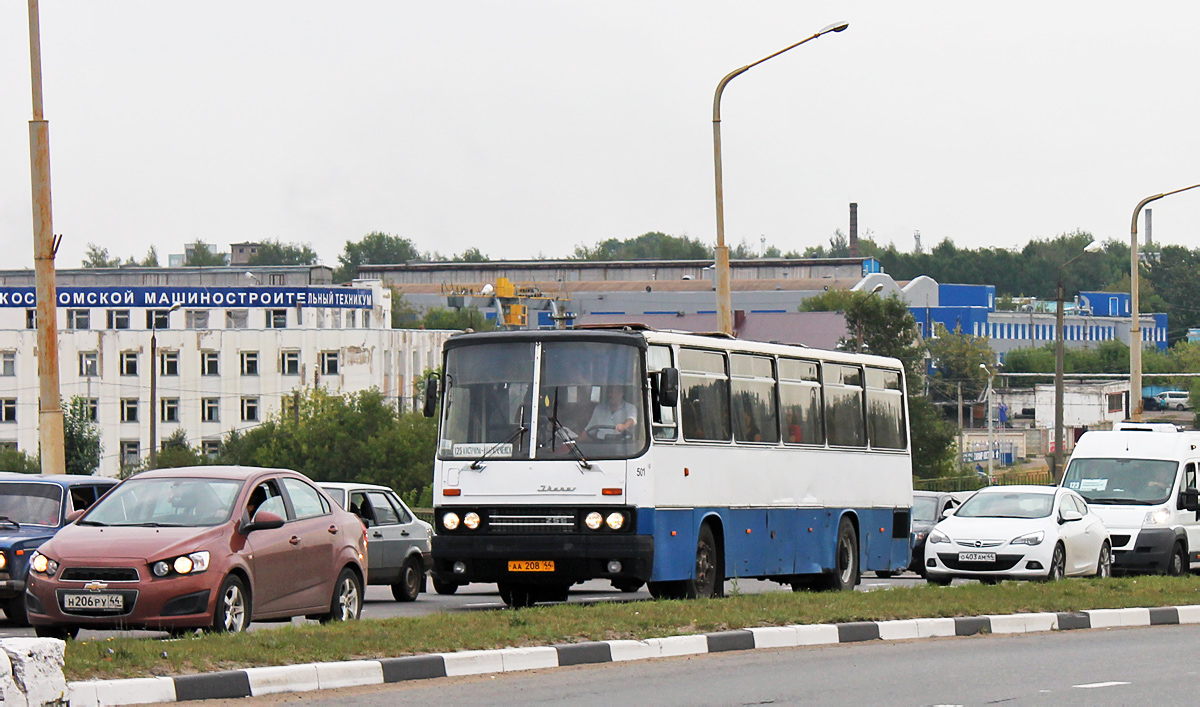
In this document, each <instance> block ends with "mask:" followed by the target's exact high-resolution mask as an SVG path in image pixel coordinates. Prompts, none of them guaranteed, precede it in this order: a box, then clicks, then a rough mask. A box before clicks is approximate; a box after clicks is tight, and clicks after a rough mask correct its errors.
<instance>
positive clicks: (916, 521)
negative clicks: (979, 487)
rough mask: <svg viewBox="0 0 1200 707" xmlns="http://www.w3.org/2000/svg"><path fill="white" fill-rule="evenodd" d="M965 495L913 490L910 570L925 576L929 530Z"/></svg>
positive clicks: (959, 502)
mask: <svg viewBox="0 0 1200 707" xmlns="http://www.w3.org/2000/svg"><path fill="white" fill-rule="evenodd" d="M967 495H969V494H963V493H961V492H949V491H913V505H912V526H911V528H912V531H911V533H910V535H909V545H910V546H911V548H912V560H911V561H909V563H908V568H909V569H910V570H912V571H913V572H916V573H917V574H919V575H921V576H922V577H924V576H925V540H926V539H927V538H928V537H929V531H930V530H933V526H935V525H937V523H938V521H940V520H941V519H942V514H943V513H945V512H946V509H948V508H958V506H959V505H960V504H961V503H962V502H963V500H964V497H965V496H967Z"/></svg>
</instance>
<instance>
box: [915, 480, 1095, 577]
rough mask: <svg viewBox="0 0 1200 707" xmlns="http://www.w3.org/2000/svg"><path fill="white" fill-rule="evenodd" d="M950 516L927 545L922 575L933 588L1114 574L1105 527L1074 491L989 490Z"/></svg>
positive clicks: (1042, 488)
mask: <svg viewBox="0 0 1200 707" xmlns="http://www.w3.org/2000/svg"><path fill="white" fill-rule="evenodd" d="M950 513H951V515H947V516H946V517H945V518H944V519H943V520H942V521H941V522H939V523H938V524H937V525H936V526H934V528H933V530H932V531H930V533H929V538H928V540H927V541H926V543H925V572H926V575H927V579H928V580H929V581H930V582H933V583H935V584H942V585H946V584H949V583H950V582H951V580H953V579H954V578H955V577H962V578H971V579H979V580H982V581H984V582H989V583H990V582H995V581H998V580H1001V579H1051V580H1054V579H1061V578H1063V577H1065V576H1068V575H1095V576H1101V577H1107V576H1109V575H1110V574H1111V573H1112V541H1111V540H1110V539H1109V537H1108V529H1107V528H1106V527H1105V526H1104V522H1103V521H1101V520H1100V517H1099V516H1097V515H1096V514H1095V513H1093V512H1092V511H1091V509H1089V508H1088V504H1087V502H1086V501H1084V500H1083V498H1082V497H1081V496H1080V495H1079V494H1077V493H1075V492H1074V491H1072V490H1070V489H1066V488H1061V487H1055V486H990V487H988V488H984V489H980V490H979V491H978V492H976V493H975V495H973V496H971V497H970V498H969V499H967V500H966V501H964V502H963V504H962V505H961V506H959V507H958V508H957V509H955V510H954V511H951V512H950Z"/></svg>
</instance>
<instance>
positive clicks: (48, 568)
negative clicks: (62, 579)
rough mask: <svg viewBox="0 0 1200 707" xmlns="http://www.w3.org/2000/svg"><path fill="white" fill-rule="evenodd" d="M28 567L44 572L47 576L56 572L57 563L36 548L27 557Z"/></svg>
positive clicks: (40, 572) (39, 572)
mask: <svg viewBox="0 0 1200 707" xmlns="http://www.w3.org/2000/svg"><path fill="white" fill-rule="evenodd" d="M29 569H31V570H33V571H34V572H37V573H38V574H44V575H46V576H47V577H53V576H54V575H55V574H58V563H57V562H55V561H54V560H51V559H50V558H49V557H46V556H45V555H43V554H42V553H40V552H38V551H37V550H34V551H33V557H31V558H29Z"/></svg>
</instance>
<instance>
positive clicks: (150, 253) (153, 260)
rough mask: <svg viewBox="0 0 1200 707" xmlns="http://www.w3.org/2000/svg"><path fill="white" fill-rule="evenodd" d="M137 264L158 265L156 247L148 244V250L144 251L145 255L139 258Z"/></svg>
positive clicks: (145, 265) (144, 265)
mask: <svg viewBox="0 0 1200 707" xmlns="http://www.w3.org/2000/svg"><path fill="white" fill-rule="evenodd" d="M130 260H133V258H130ZM137 264H138V265H141V266H142V267H154V268H156V267H158V249H157V248H155V247H154V246H150V250H147V251H146V257H144V258H142V259H141V260H139V261H138V262H137Z"/></svg>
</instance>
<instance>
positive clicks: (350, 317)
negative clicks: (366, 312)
mask: <svg viewBox="0 0 1200 707" xmlns="http://www.w3.org/2000/svg"><path fill="white" fill-rule="evenodd" d="M354 315H355V313H354V310H353V309H352V310H350V311H349V312H346V328H347V329H353V328H354V326H355V324H354Z"/></svg>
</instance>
